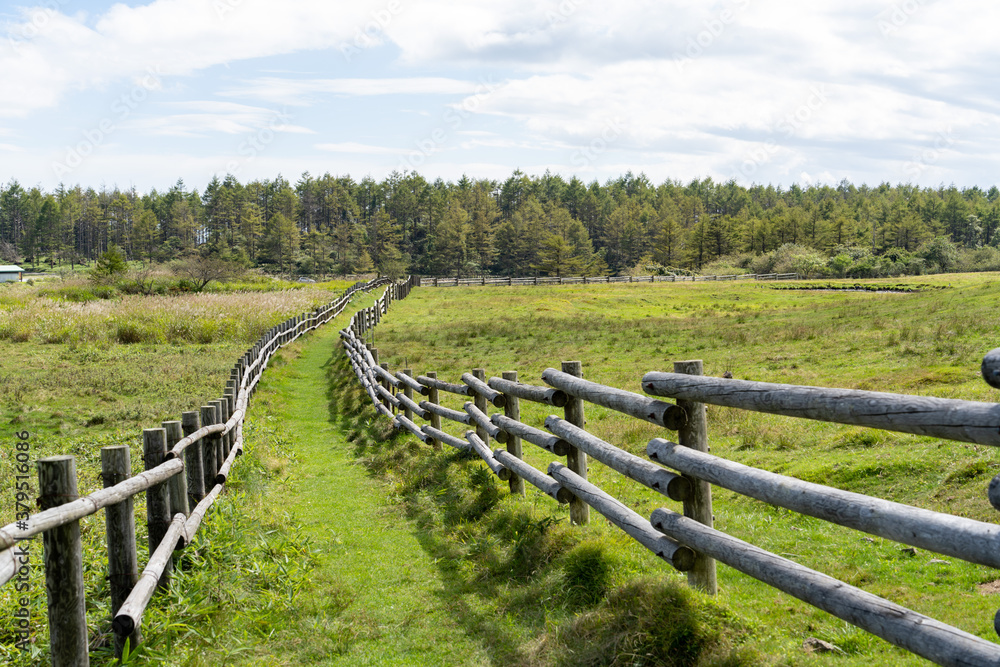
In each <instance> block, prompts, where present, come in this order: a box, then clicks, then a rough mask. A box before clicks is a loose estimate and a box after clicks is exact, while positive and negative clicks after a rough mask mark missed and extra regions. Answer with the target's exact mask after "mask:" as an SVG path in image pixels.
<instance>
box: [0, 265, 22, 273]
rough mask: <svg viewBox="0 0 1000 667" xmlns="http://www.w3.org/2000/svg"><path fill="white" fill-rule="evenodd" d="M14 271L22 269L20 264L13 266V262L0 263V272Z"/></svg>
mask: <svg viewBox="0 0 1000 667" xmlns="http://www.w3.org/2000/svg"><path fill="white" fill-rule="evenodd" d="M15 271H22V272H23V271H24V269H22V268H21V267H20V266H14V265H13V264H0V273H13V272H15Z"/></svg>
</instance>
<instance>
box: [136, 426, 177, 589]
mask: <svg viewBox="0 0 1000 667" xmlns="http://www.w3.org/2000/svg"><path fill="white" fill-rule="evenodd" d="M142 444H143V463H144V464H145V466H146V470H152V469H153V468H156V467H157V466H159V465H160V464H161V463H163V458H164V456H166V453H167V432H166V430H164V429H162V428H147V429H145V430H144V431H143V432H142ZM170 516H171V515H170V488H169V487H168V486H167V483H166V482H164V483H162V484H157V485H156V486H151V487H149V488H148V489H147V490H146V528H147V531H148V538H149V553H153V552H154V551H156V548H157V547H158V546H159V545H160V540H162V539H163V536H164V535H165V534H166V532H167V528H168V527H169V525H170ZM172 571H173V562H172V561H168V562H167V564H166V565H165V566H164V568H163V577H162V579H161V580H160V586H161V587H162V586H166V585H167V583H169V581H170V574H171V572H172Z"/></svg>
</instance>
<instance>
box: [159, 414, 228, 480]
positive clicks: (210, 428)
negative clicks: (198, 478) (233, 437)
mask: <svg viewBox="0 0 1000 667" xmlns="http://www.w3.org/2000/svg"><path fill="white" fill-rule="evenodd" d="M186 414H188V413H187V412H183V413H181V420H182V421H181V426H182V428H183V430H184V437H183V438H181V439H180V440H179V441H178V442H177V444H176V445H174V446H173V448H171V449H170V451H168V452H167V458H168V459H172V458H177V457H179V456H180V455H181V454H183V453H184V452H185V451H187V449H188V447H190V446H191V445H193V444H194V443H196V442H198V441H200V440H201V439H202V438H205V437H207V436H210V435H221V434H223V433H225V432H226V425H225V424H207V425H205V426H203V427H201V428H196V429H195V430H194V431H191V432H190V433H189V432H188V430H187V427H184V426H183V418H184V415H186ZM193 414H198V412H197V411H195V412H194V413H193ZM188 486H190V484H188Z"/></svg>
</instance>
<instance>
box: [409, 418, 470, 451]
mask: <svg viewBox="0 0 1000 667" xmlns="http://www.w3.org/2000/svg"><path fill="white" fill-rule="evenodd" d="M420 430H421V431H423V432H424V433H426V434H427V436H428V437H430V438H434V440H436V441H438V442H443V443H444V444H446V445H450V446H451V447H454V448H455V449H461V450H462V451H466V450H468V449H469V448H470V447H471V445H470V444H469V443H468V442H466V441H465V440H462V439H461V438H456V437H455V436H453V435H451V434H449V433H445V432H444V431H442V430H441V429H438V428H434V427H433V426H428V425H426V424H425V425H424V426H421V427H420Z"/></svg>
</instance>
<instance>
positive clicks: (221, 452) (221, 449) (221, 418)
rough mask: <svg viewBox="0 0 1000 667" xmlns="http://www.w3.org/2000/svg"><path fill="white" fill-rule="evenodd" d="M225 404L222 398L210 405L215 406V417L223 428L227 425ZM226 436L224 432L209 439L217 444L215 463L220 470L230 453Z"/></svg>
mask: <svg viewBox="0 0 1000 667" xmlns="http://www.w3.org/2000/svg"><path fill="white" fill-rule="evenodd" d="M225 403H226V401H224V400H223V399H221V398H217V399H215V400H214V401H209V404H210V405H214V406H215V417H216V420H217V421H218V422H219V423H220V424H223V426H224V425H225V423H226V418H225V415H224V413H223V410H224V407H223V406H224V405H225ZM224 434H225V430H223V432H222V433H219V434H218V435H217V436H213V437H212V438H210V439H209V441H210V442H215V463H216V466H218V468H221V467H222V462H223V461H225V460H226V456H227V455H228V452H227V451H226V445H225V435H224ZM218 468H217V469H216V471H215V472H216V474H218V472H219V471H218ZM214 479H215V477H214V476H213V478H212V479H209V480H206V481H205V484H206V485H208V484H211V483H212V481H213V480H214Z"/></svg>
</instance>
